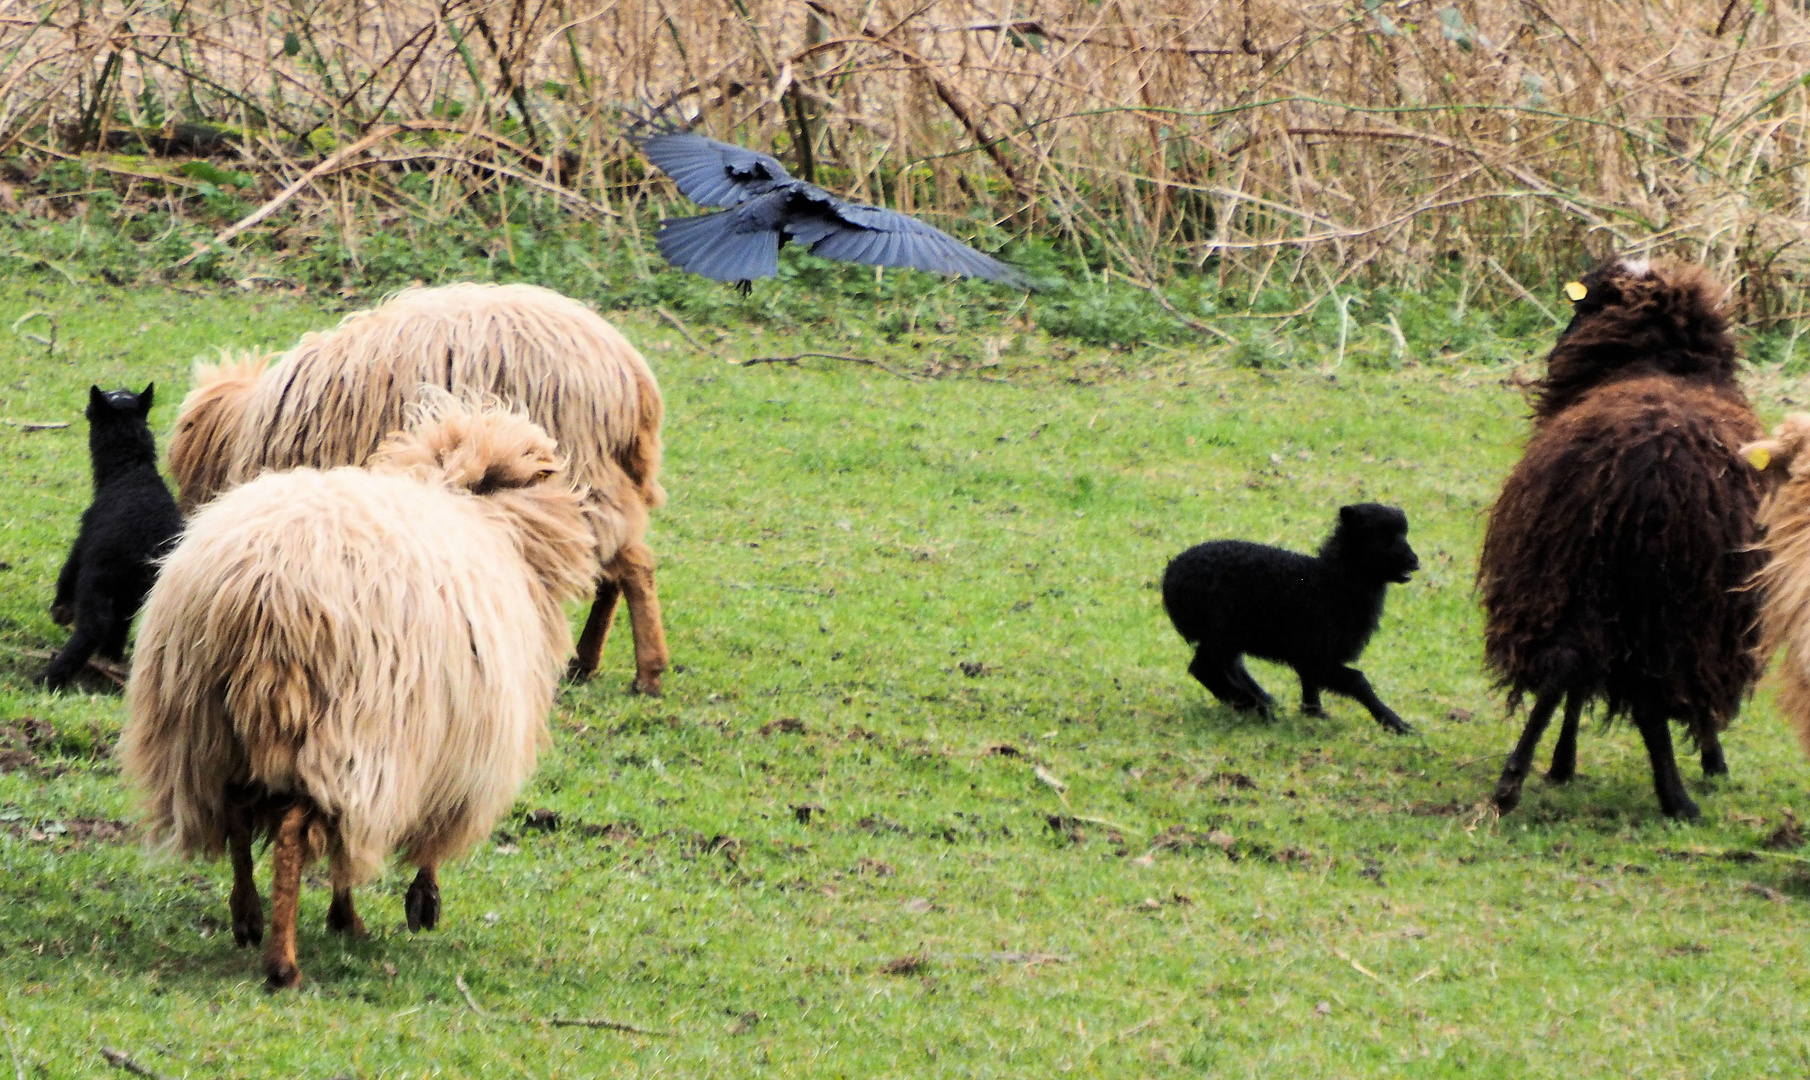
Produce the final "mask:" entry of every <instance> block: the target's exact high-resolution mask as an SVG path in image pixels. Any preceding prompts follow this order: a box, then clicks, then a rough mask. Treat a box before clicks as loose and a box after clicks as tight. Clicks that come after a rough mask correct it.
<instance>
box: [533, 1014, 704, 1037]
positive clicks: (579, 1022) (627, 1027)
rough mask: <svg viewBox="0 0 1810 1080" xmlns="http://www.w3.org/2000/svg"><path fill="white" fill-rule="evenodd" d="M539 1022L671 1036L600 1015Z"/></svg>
mask: <svg viewBox="0 0 1810 1080" xmlns="http://www.w3.org/2000/svg"><path fill="white" fill-rule="evenodd" d="M522 1022H523V1023H533V1022H534V1020H533V1019H532V1018H530V1019H527V1020H524V1021H522ZM540 1023H543V1024H549V1025H551V1026H553V1027H581V1028H601V1029H603V1030H605V1031H623V1032H627V1033H628V1034H630V1035H650V1036H653V1037H654V1038H659V1039H669V1038H671V1037H672V1032H670V1031H651V1030H649V1029H647V1028H643V1027H636V1026H635V1025H633V1024H625V1023H623V1022H622V1021H620V1020H605V1019H603V1018H602V1017H586V1016H549V1017H546V1018H545V1019H543V1020H541V1021H540Z"/></svg>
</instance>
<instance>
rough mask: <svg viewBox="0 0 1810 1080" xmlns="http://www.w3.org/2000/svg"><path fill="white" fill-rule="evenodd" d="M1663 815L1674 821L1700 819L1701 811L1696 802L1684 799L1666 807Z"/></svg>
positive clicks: (1701, 817) (1701, 816)
mask: <svg viewBox="0 0 1810 1080" xmlns="http://www.w3.org/2000/svg"><path fill="white" fill-rule="evenodd" d="M1665 816H1666V817H1669V818H1671V819H1672V820H1674V821H1701V820H1702V819H1703V811H1701V810H1699V809H1697V804H1696V803H1694V802H1692V801H1691V800H1689V799H1685V800H1684V801H1683V802H1682V803H1679V804H1678V805H1676V806H1673V807H1671V808H1669V809H1667V810H1666V811H1665Z"/></svg>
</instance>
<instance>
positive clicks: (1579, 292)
mask: <svg viewBox="0 0 1810 1080" xmlns="http://www.w3.org/2000/svg"><path fill="white" fill-rule="evenodd" d="M1588 295H1590V290H1589V289H1586V288H1584V283H1583V282H1581V281H1573V282H1571V283H1570V284H1569V285H1566V286H1565V296H1566V298H1567V299H1569V300H1570V301H1571V302H1572V303H1574V304H1575V303H1577V302H1578V301H1579V300H1582V299H1583V298H1584V297H1586V296H1588Z"/></svg>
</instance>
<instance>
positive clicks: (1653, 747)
mask: <svg viewBox="0 0 1810 1080" xmlns="http://www.w3.org/2000/svg"><path fill="white" fill-rule="evenodd" d="M1634 725H1635V726H1636V727H1638V728H1640V738H1641V740H1642V741H1643V742H1645V743H1646V744H1647V758H1648V759H1649V760H1650V761H1652V763H1653V791H1654V793H1655V794H1657V795H1658V796H1659V809H1660V810H1662V811H1664V812H1665V815H1666V816H1667V817H1675V818H1684V819H1685V820H1687V821H1695V820H1697V818H1698V817H1700V816H1702V815H1701V813H1700V812H1699V811H1698V809H1697V804H1696V803H1694V802H1692V801H1691V797H1690V795H1689V794H1687V793H1686V792H1685V790H1684V780H1683V778H1682V777H1680V776H1679V775H1678V762H1677V760H1676V759H1674V758H1673V757H1672V725H1671V722H1670V721H1668V720H1667V719H1666V718H1665V716H1664V714H1661V713H1654V712H1650V711H1645V710H1642V711H1637V712H1636V713H1635V714H1634Z"/></svg>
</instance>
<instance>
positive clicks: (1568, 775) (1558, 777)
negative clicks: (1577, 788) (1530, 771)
mask: <svg viewBox="0 0 1810 1080" xmlns="http://www.w3.org/2000/svg"><path fill="white" fill-rule="evenodd" d="M1575 779H1577V770H1576V769H1547V770H1546V782H1547V783H1548V784H1569V783H1571V781H1573V780H1575Z"/></svg>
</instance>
